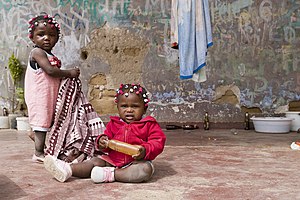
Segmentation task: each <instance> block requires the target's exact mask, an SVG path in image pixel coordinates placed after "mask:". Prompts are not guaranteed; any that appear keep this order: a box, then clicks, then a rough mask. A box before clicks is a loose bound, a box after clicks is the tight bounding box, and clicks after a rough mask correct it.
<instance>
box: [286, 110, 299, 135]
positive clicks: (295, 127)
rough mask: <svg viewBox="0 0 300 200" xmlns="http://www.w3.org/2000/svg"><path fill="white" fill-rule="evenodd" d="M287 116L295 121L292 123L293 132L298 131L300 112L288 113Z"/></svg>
mask: <svg viewBox="0 0 300 200" xmlns="http://www.w3.org/2000/svg"><path fill="white" fill-rule="evenodd" d="M285 116H286V117H288V118H294V119H295V120H293V121H292V125H291V131H298V129H299V128H300V112H296V111H295V112H286V113H285Z"/></svg>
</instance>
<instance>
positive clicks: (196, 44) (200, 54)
mask: <svg viewBox="0 0 300 200" xmlns="http://www.w3.org/2000/svg"><path fill="white" fill-rule="evenodd" d="M171 43H172V44H174V43H178V48H179V67H180V78H181V79H191V78H193V75H195V74H196V75H197V76H198V77H196V78H195V77H194V78H193V80H194V79H198V82H201V80H202V81H203V80H204V81H205V80H206V74H205V73H199V70H201V69H202V68H203V67H204V66H205V65H206V55H207V49H208V47H210V46H212V45H213V42H212V31H211V22H210V14H209V4H208V0H172V10H171ZM197 73H198V74H197ZM201 74H202V76H203V75H204V76H205V77H199V76H201Z"/></svg>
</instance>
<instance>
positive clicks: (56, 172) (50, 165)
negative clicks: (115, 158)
mask: <svg viewBox="0 0 300 200" xmlns="http://www.w3.org/2000/svg"><path fill="white" fill-rule="evenodd" d="M105 165H106V162H105V161H103V160H102V159H100V158H97V157H94V158H92V159H91V160H86V161H84V162H80V163H73V164H70V163H67V162H65V161H63V160H59V159H57V158H55V157H54V156H51V155H47V156H46V157H45V161H44V166H45V168H46V170H48V171H49V172H50V173H51V175H52V176H53V177H54V178H55V179H56V180H58V181H60V182H65V181H66V180H68V179H69V178H70V177H71V176H76V177H79V178H89V177H90V176H91V171H92V169H93V168H94V167H95V166H105Z"/></svg>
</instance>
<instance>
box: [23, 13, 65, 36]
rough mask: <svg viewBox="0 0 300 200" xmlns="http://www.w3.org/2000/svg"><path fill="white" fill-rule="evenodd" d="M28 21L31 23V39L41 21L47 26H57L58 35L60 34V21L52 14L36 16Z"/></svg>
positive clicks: (29, 28) (29, 30) (29, 29)
mask: <svg viewBox="0 0 300 200" xmlns="http://www.w3.org/2000/svg"><path fill="white" fill-rule="evenodd" d="M28 23H29V27H28V32H29V35H28V37H29V38H30V39H31V38H32V37H33V32H34V30H35V28H36V27H37V26H38V24H39V23H43V24H44V25H45V26H46V25H47V24H50V25H51V28H56V30H57V34H58V36H59V34H60V26H59V24H58V22H57V21H56V19H55V18H54V17H52V16H50V15H47V14H45V15H39V16H35V17H34V18H32V19H31V20H29V21H28Z"/></svg>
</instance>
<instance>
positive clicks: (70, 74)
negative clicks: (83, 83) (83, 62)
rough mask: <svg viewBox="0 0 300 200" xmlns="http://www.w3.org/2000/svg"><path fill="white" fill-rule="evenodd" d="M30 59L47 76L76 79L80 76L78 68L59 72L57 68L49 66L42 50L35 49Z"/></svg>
mask: <svg viewBox="0 0 300 200" xmlns="http://www.w3.org/2000/svg"><path fill="white" fill-rule="evenodd" d="M32 58H33V59H34V60H35V61H36V62H37V63H38V65H39V66H40V67H41V68H42V69H43V70H44V71H45V72H46V73H47V74H48V75H49V76H53V77H67V78H77V77H78V76H79V75H80V69H79V68H74V69H67V70H61V69H59V68H57V67H53V66H51V64H50V62H49V60H48V57H47V55H46V53H45V52H44V51H43V50H42V49H39V48H37V49H35V50H34V51H33V52H32Z"/></svg>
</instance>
